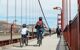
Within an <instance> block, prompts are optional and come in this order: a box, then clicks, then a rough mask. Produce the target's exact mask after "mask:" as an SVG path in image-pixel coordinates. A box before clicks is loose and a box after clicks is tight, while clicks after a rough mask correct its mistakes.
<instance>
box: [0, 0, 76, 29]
mask: <svg viewBox="0 0 80 50" xmlns="http://www.w3.org/2000/svg"><path fill="white" fill-rule="evenodd" d="M40 2H41V5H42V8H43V11H44V14H45V16H46V19H47V22H48V24H49V26H50V27H51V28H53V27H54V28H56V25H57V23H56V22H57V14H58V13H60V11H59V10H58V11H56V10H53V7H55V6H58V7H61V6H62V4H61V2H62V1H61V0H40ZM16 3H17V4H16V10H17V11H16V17H17V18H16V19H17V23H19V24H21V0H16ZM8 4H9V7H8V9H9V10H8V16H9V19H8V21H9V22H13V20H14V19H15V18H14V17H15V0H9V1H8ZM72 14H73V15H72V19H73V18H74V16H75V15H76V14H77V1H76V0H74V1H72ZM6 16H7V0H0V20H7V19H6ZM22 16H23V19H22V20H23V23H27V24H34V23H36V21H37V20H38V17H40V16H42V17H43V15H42V13H41V10H40V6H39V4H38V0H22ZM43 20H44V19H43ZM44 22H45V21H44Z"/></svg>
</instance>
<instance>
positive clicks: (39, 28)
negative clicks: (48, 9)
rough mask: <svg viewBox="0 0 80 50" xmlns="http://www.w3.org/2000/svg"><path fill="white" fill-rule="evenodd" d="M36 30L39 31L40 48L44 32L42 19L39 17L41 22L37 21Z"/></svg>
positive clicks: (38, 42) (38, 41)
mask: <svg viewBox="0 0 80 50" xmlns="http://www.w3.org/2000/svg"><path fill="white" fill-rule="evenodd" d="M35 28H36V30H37V44H39V46H40V45H41V44H42V38H43V35H42V34H43V32H44V26H43V21H42V17H39V21H37V23H36V26H35Z"/></svg>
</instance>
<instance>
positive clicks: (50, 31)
mask: <svg viewBox="0 0 80 50" xmlns="http://www.w3.org/2000/svg"><path fill="white" fill-rule="evenodd" d="M49 34H50V36H51V29H50V28H49Z"/></svg>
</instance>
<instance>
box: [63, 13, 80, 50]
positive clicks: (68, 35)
mask: <svg viewBox="0 0 80 50" xmlns="http://www.w3.org/2000/svg"><path fill="white" fill-rule="evenodd" d="M63 35H64V39H65V41H66V43H67V44H68V47H69V49H70V50H80V42H79V37H80V36H79V35H80V34H79V17H78V15H77V16H76V17H75V18H74V19H73V20H72V21H70V23H69V25H67V26H66V28H65V29H64V31H63Z"/></svg>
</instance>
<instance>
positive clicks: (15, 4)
mask: <svg viewBox="0 0 80 50" xmlns="http://www.w3.org/2000/svg"><path fill="white" fill-rule="evenodd" d="M16 1H17V0H15V21H14V22H15V24H16Z"/></svg>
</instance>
